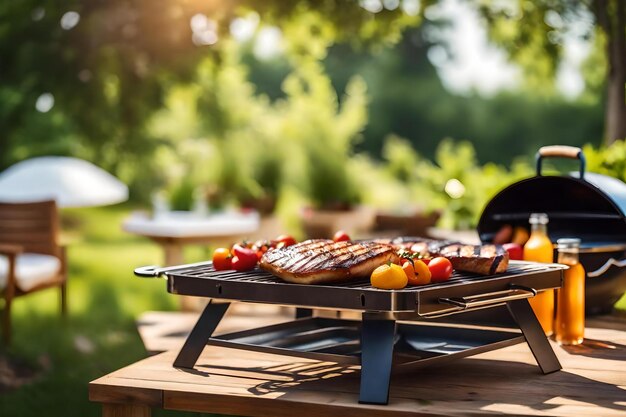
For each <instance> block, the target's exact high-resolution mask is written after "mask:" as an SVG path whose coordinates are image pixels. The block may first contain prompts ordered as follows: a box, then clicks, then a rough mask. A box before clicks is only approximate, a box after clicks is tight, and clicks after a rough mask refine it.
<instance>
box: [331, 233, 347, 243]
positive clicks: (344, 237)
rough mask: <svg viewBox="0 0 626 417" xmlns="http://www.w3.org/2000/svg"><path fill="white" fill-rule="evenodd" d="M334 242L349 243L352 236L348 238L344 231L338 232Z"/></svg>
mask: <svg viewBox="0 0 626 417" xmlns="http://www.w3.org/2000/svg"><path fill="white" fill-rule="evenodd" d="M333 240H334V241H335V242H347V241H348V240H350V236H348V234H347V233H346V232H344V231H343V230H337V232H336V233H335V235H334V236H333Z"/></svg>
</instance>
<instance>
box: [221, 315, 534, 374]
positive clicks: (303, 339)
mask: <svg viewBox="0 0 626 417" xmlns="http://www.w3.org/2000/svg"><path fill="white" fill-rule="evenodd" d="M524 341H525V339H524V336H523V335H522V334H521V332H520V331H518V330H517V331H516V330H503V329H497V330H496V329H486V328H471V327H458V326H448V325H430V324H424V323H398V324H397V327H396V331H395V336H394V342H393V344H394V349H393V351H394V359H393V363H394V368H395V369H396V370H400V369H401V368H405V367H410V368H411V369H413V368H416V367H421V366H428V365H433V364H439V363H443V362H444V361H449V360H453V359H457V358H460V357H465V356H471V355H476V354H478V353H482V352H486V351H489V350H493V349H499V348H502V347H505V346H511V345H514V344H517V343H522V342H524ZM208 344H209V345H214V346H222V347H230V348H237V349H246V350H253V351H257V352H266V353H275V354H280V355H287V356H297V357H301V358H302V357H304V358H310V359H318V360H323V361H330V362H337V363H342V364H355V365H358V364H360V363H361V322H360V321H355V320H341V319H328V318H320V317H316V318H307V319H300V320H295V321H292V322H288V323H282V324H278V325H274V326H267V327H262V328H258V329H254V330H247V331H242V332H236V333H229V334H225V335H220V336H214V337H212V338H210V339H209V341H208Z"/></svg>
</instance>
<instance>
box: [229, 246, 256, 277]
mask: <svg viewBox="0 0 626 417" xmlns="http://www.w3.org/2000/svg"><path fill="white" fill-rule="evenodd" d="M233 253H234V254H235V256H234V257H233V260H232V264H233V269H234V270H236V271H249V270H251V269H253V268H254V267H255V266H256V263H257V261H258V260H259V258H258V257H257V254H256V251H255V250H252V249H248V248H245V247H243V246H241V245H235V246H233Z"/></svg>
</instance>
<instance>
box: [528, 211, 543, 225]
mask: <svg viewBox="0 0 626 417" xmlns="http://www.w3.org/2000/svg"><path fill="white" fill-rule="evenodd" d="M528 222H529V223H530V224H548V215H547V214H546V213H531V214H530V219H528Z"/></svg>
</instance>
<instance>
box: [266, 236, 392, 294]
mask: <svg viewBox="0 0 626 417" xmlns="http://www.w3.org/2000/svg"><path fill="white" fill-rule="evenodd" d="M398 260H399V257H398V255H397V254H396V249H395V248H394V246H392V245H389V244H384V243H374V242H359V243H356V242H333V241H332V240H325V239H314V240H307V241H304V242H301V243H298V244H295V245H292V246H288V247H286V248H281V249H274V250H270V251H268V252H266V253H265V254H264V255H263V257H262V258H261V261H260V266H261V268H263V269H265V270H266V271H269V272H271V273H272V274H274V275H276V276H278V277H280V278H282V279H284V280H286V281H290V282H297V283H305V284H315V283H323V282H337V281H349V280H350V279H353V278H363V277H368V276H369V275H370V274H371V273H372V271H373V270H374V269H376V268H377V267H378V266H380V265H383V264H385V263H386V262H396V261H398Z"/></svg>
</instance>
